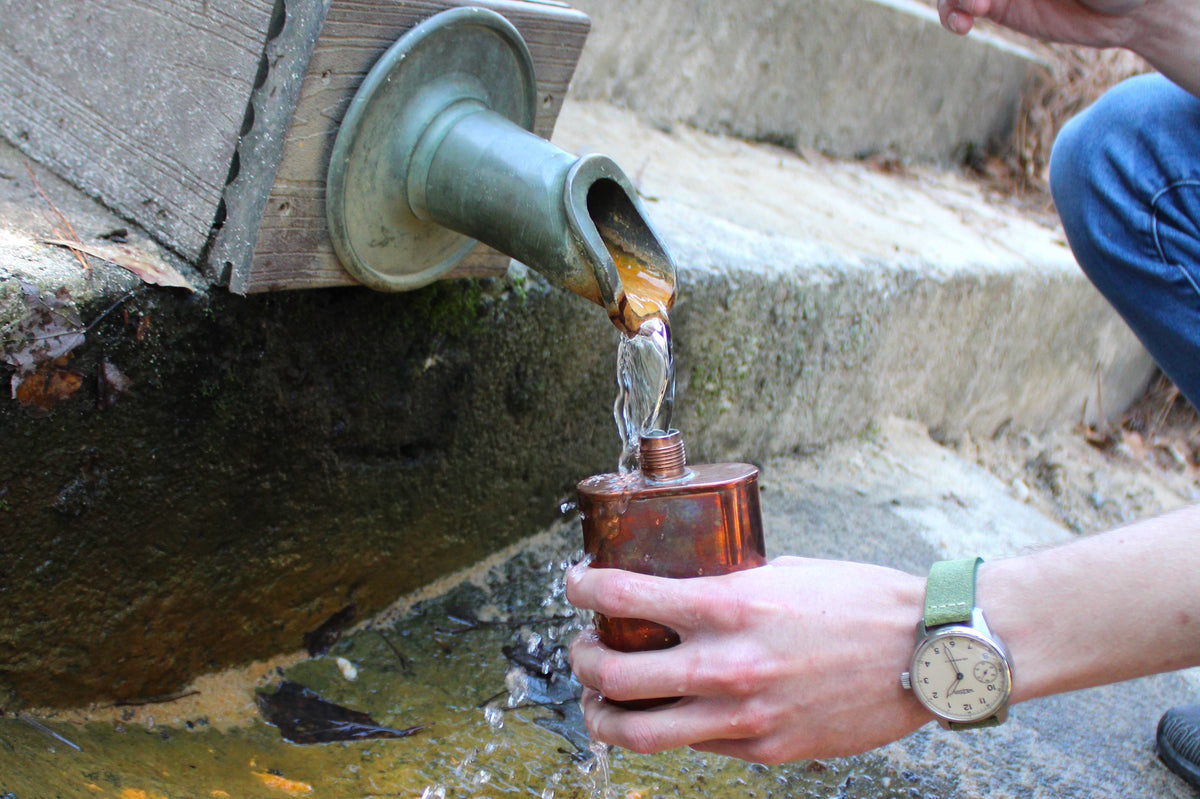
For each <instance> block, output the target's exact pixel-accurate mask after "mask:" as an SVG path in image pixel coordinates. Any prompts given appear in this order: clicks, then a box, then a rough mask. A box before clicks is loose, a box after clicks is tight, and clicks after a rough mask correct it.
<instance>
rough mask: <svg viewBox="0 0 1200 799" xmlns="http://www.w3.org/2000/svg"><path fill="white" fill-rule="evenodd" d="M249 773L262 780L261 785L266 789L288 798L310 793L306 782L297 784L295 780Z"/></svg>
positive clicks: (261, 773)
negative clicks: (280, 793) (279, 792)
mask: <svg viewBox="0 0 1200 799" xmlns="http://www.w3.org/2000/svg"><path fill="white" fill-rule="evenodd" d="M250 773H251V774H253V775H254V776H255V777H258V778H259V779H260V780H262V783H263V785H265V786H267V787H268V788H274V789H275V790H278V791H283V792H284V793H286V794H288V795H289V796H303V795H304V794H306V793H312V786H311V785H309V784H308V783H307V782H297V781H296V780H289V779H286V778H285V777H281V776H279V775H278V774H267V773H264V772H261V771H252V772H250Z"/></svg>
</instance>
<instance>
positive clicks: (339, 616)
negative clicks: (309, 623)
mask: <svg viewBox="0 0 1200 799" xmlns="http://www.w3.org/2000/svg"><path fill="white" fill-rule="evenodd" d="M357 613H358V608H356V607H355V606H354V605H347V606H346V607H344V608H342V609H341V610H339V611H338V612H337V613H335V614H333V615H332V616H330V617H329V618H328V619H326V620H325V621H323V622H321V626H320V627H318V628H317V629H315V630H312V631H311V632H307V633H305V634H304V648H305V649H307V650H308V655H309V657H314V658H315V657H320V656H321V655H324V654H325V653H326V652H328V651H329V647H331V646H333V645H334V644H336V643H337V642H338V639H339V638H341V637H342V630H344V629H346V627H348V626H349V625H350V623H351V622H352V621H354V616H355V615H356V614H357Z"/></svg>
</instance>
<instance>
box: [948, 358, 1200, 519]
mask: <svg viewBox="0 0 1200 799" xmlns="http://www.w3.org/2000/svg"><path fill="white" fill-rule="evenodd" d="M943 443H946V444H947V445H949V446H952V447H953V448H954V449H955V450H956V451H957V452H958V454H959V456H960V457H963V458H964V459H966V460H969V461H972V462H974V463H977V464H978V465H980V466H982V467H983V468H985V469H987V470H988V471H989V472H991V473H992V474H994V475H996V477H998V478H1000V479H1001V480H1003V481H1004V482H1005V483H1006V484H1008V486H1009V489H1010V491H1012V493H1013V496H1014V497H1016V498H1018V499H1022V500H1023V501H1025V502H1027V503H1028V504H1030V505H1032V506H1033V507H1034V508H1035V509H1036V510H1038V511H1040V512H1041V513H1043V514H1044V515H1046V516H1048V517H1050V518H1052V519H1054V520H1056V521H1058V522H1059V523H1061V524H1063V525H1064V526H1066V527H1067V528H1068V529H1070V530H1072V531H1073V532H1075V533H1092V532H1099V531H1101V530H1106V529H1110V528H1113V527H1117V526H1120V525H1121V524H1124V523H1127V522H1132V521H1134V520H1136V519H1139V518H1142V517H1145V516H1149V515H1153V514H1155V513H1160V512H1163V511H1166V510H1170V509H1171V508H1174V507H1178V506H1179V505H1180V504H1186V503H1194V502H1197V501H1198V500H1200V488H1198V483H1197V474H1198V470H1197V463H1196V459H1197V446H1198V444H1200V417H1198V416H1197V413H1196V411H1195V410H1194V409H1193V408H1192V407H1191V406H1190V405H1188V404H1187V401H1186V400H1185V399H1183V397H1182V396H1181V395H1179V393H1178V390H1177V389H1176V388H1175V387H1174V386H1172V385H1171V384H1170V383H1169V382H1168V381H1166V380H1165V379H1164V378H1159V379H1157V380H1156V381H1154V382H1152V384H1151V386H1150V388H1149V389H1148V390H1147V392H1146V395H1145V397H1144V398H1143V399H1142V400H1141V401H1140V402H1139V403H1137V404H1135V405H1134V406H1133V407H1132V408H1130V409H1129V410H1128V411H1127V412H1126V413H1125V414H1123V415H1121V416H1120V417H1119V418H1116V419H1114V420H1113V421H1111V422H1109V423H1107V424H1101V425H1096V426H1092V427H1088V426H1084V425H1082V424H1081V425H1077V426H1075V427H1074V428H1071V429H1062V430H1056V431H1052V432H1050V433H1047V434H1044V435H1035V434H1033V433H1030V432H1029V431H1025V430H1016V429H1013V428H1012V427H1002V428H1001V429H1000V430H999V431H997V433H996V434H995V435H994V436H993V437H992V438H991V439H989V440H985V441H973V440H971V439H970V438H969V437H966V438H964V439H962V440H960V441H957V442H943Z"/></svg>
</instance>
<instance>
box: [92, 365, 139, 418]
mask: <svg viewBox="0 0 1200 799" xmlns="http://www.w3.org/2000/svg"><path fill="white" fill-rule="evenodd" d="M132 386H133V381H132V380H130V379H129V378H128V377H126V376H125V375H124V373H122V372H121V370H120V369H118V368H117V367H116V366H115V365H113V363H112V362H111V361H110V360H108V358H104V359H103V360H101V361H100V368H99V369H98V370H97V371H96V407H97V408H99V409H100V410H102V411H106V410H108V409H109V408H112V407H113V406H114V405H116V404H117V398H118V397H119V396H120V395H122V394H124V393H125V392H126V391H128V390H129V389H130V388H131V387H132Z"/></svg>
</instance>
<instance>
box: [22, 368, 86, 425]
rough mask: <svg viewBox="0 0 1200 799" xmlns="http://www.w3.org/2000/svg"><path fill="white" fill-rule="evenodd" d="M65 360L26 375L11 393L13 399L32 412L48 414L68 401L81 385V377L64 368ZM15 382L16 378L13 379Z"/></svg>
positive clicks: (72, 370) (73, 371)
mask: <svg viewBox="0 0 1200 799" xmlns="http://www.w3.org/2000/svg"><path fill="white" fill-rule="evenodd" d="M66 363H67V358H65V357H64V358H59V359H58V360H57V361H54V362H53V363H48V364H44V365H42V366H41V367H40V368H39V369H38V370H37V371H36V372H34V373H33V374H32V375H27V376H26V377H25V378H24V379H23V380H22V381H21V382H20V383H19V384H18V385H17V387H16V389H15V390H14V391H13V398H14V399H16V400H17V402H19V403H21V404H22V405H23V406H25V407H26V408H29V409H30V410H33V411H40V412H44V413H48V412H50V411H51V410H53V409H54V406H55V405H58V404H59V403H60V402H64V401H65V400H69V399H70V398H71V397H73V396H75V394H76V393H77V392H78V391H79V388H80V387H81V386H82V385H83V375H81V374H79V372H76V371H75V370H74V369H69V368H66ZM13 380H14V381H15V380H16V377H15V376H14V377H13Z"/></svg>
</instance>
